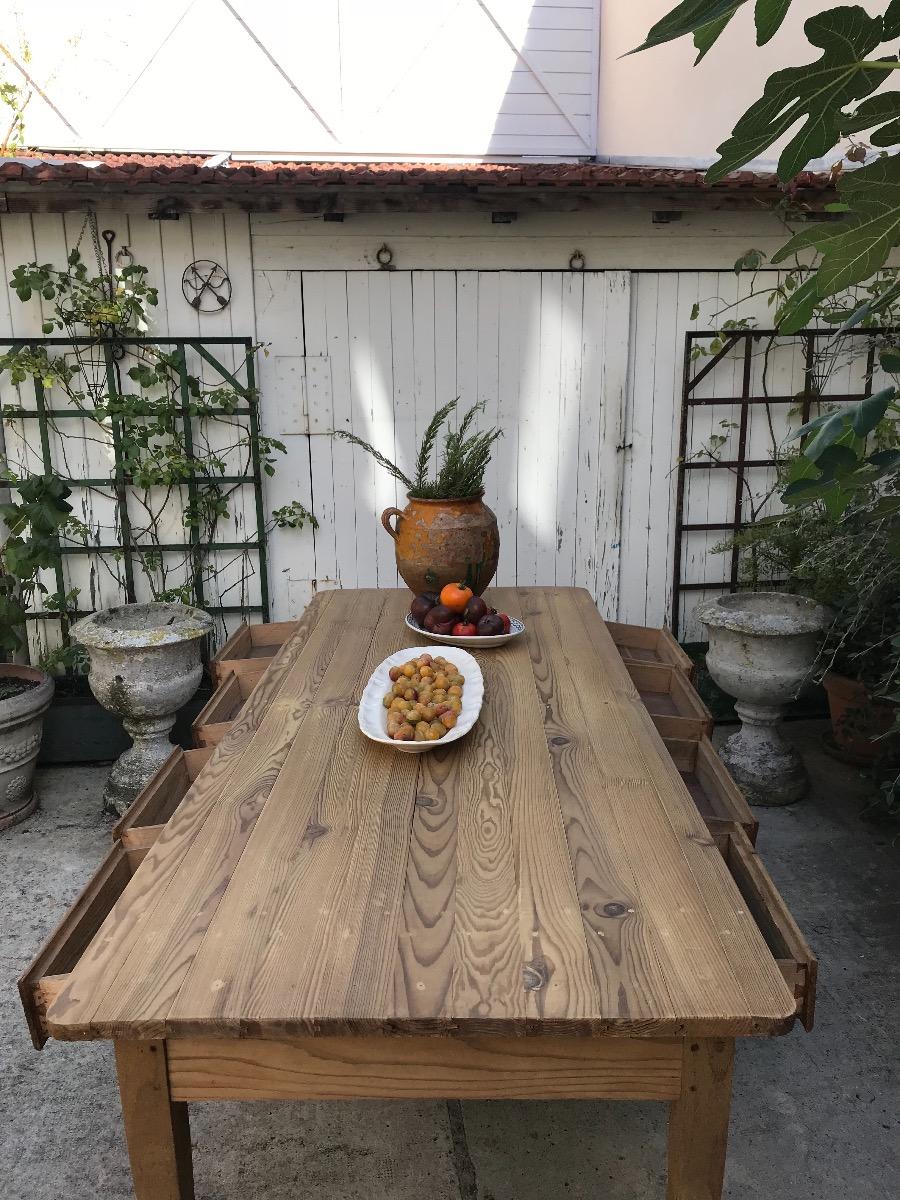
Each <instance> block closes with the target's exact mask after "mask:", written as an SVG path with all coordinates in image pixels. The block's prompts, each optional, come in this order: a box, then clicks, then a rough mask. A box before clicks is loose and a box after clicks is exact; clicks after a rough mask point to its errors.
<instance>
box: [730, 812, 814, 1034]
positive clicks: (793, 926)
mask: <svg viewBox="0 0 900 1200" xmlns="http://www.w3.org/2000/svg"><path fill="white" fill-rule="evenodd" d="M711 824H712V826H713V828H712V829H711V831H710V832H711V833H712V836H713V838H714V839H715V842H716V845H717V846H718V847H719V850H720V851H721V853H722V856H723V858H724V859H725V862H726V863H727V864H728V870H729V871H730V872H731V875H732V878H733V879H734V881H735V883H736V884H737V887H738V891H739V892H740V893H741V895H742V896H743V898H744V901H745V903H746V905H747V908H748V910H749V912H750V914H751V916H752V917H753V919H754V921H755V922H756V924H757V925H758V927H759V930H760V932H761V933H762V935H763V938H764V939H765V942H766V945H767V946H768V947H769V949H770V950H771V951H772V954H773V956H774V958H775V961H776V962H777V963H778V966H779V968H780V969H781V973H782V974H783V975H784V978H785V980H786V981H787V985H788V987H790V988H791V989H792V990H793V993H794V996H795V998H796V1000H797V1016H798V1017H799V1018H800V1021H801V1022H802V1024H803V1027H804V1029H806V1030H807V1031H808V1030H811V1029H812V1027H813V1021H814V1018H815V1008H816V977H817V974H818V969H819V962H818V959H817V958H816V956H815V954H814V953H813V952H812V950H811V949H810V946H809V943H808V942H807V940H806V938H805V937H804V936H803V934H802V932H801V931H800V927H799V926H798V925H797V922H796V921H795V920H794V918H793V917H792V916H791V912H790V909H789V908H788V906H787V905H786V904H785V902H784V899H783V897H782V895H781V893H780V892H779V891H778V888H777V887H776V886H775V884H774V883H773V882H772V877H771V875H770V874H769V872H768V871H767V870H766V868H765V867H764V866H763V863H762V859H761V858H760V857H759V855H758V854H757V852H756V850H755V849H754V848H753V846H752V844H751V842H750V839H749V838H748V837H747V835H746V833H744V831H743V829H742V828H741V827H740V826H739V825H735V824H734V822H731V821H713V822H711Z"/></svg>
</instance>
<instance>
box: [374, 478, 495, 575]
mask: <svg viewBox="0 0 900 1200" xmlns="http://www.w3.org/2000/svg"><path fill="white" fill-rule="evenodd" d="M408 500H409V503H408V504H407V506H406V508H404V509H403V510H402V511H401V510H400V509H399V508H386V509H385V510H384V512H383V513H382V514H381V523H382V525H383V526H384V527H385V529H386V530H387V531H388V533H389V534H390V535H391V537H392V538H393V539H394V543H395V550H396V554H397V570H398V571H399V572H400V575H401V576H402V578H403V581H404V582H405V583H406V585H407V587H408V588H410V590H411V591H413V592H415V593H416V595H418V594H419V593H420V592H437V591H440V589H441V588H442V587H443V586H444V584H445V583H465V584H467V585H468V586H469V587H470V588H471V589H472V591H473V592H475V594H476V595H480V594H481V593H482V592H483V591H484V589H485V588H486V587H487V585H488V584H489V583H490V582H491V580H492V579H493V578H494V573H495V572H496V570H497V558H498V555H499V553H500V532H499V530H498V529H497V518H496V517H495V516H494V514H493V513H492V512H491V510H490V509H489V508H488V506H487V505H486V504H485V503H484V501H483V500H482V498H481V493H479V494H478V495H477V496H470V497H468V498H467V499H465V500H419V499H417V498H416V497H414V496H409V497H408ZM394 516H396V518H397V521H396V524H395V525H392V524H391V518H392V517H394Z"/></svg>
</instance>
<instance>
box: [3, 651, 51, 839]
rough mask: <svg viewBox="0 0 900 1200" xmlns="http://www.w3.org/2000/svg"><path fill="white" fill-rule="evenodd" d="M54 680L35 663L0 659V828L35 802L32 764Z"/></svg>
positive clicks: (30, 809)
mask: <svg viewBox="0 0 900 1200" xmlns="http://www.w3.org/2000/svg"><path fill="white" fill-rule="evenodd" d="M52 699H53V680H52V679H51V677H50V676H49V675H48V674H47V672H46V671H41V670H39V669H38V668H37V667H20V666H17V665H15V664H13V663H0V830H2V829H8V828H9V827H10V826H11V825H16V824H17V823H18V822H19V821H23V820H24V819H25V818H26V817H27V816H29V815H30V814H31V813H33V812H34V810H35V809H36V808H37V806H38V797H37V793H36V792H35V790H34V767H35V763H36V762H37V756H38V753H39V751H40V748H41V730H42V727H43V722H44V713H45V712H46V711H47V709H48V708H49V707H50V701H51V700H52Z"/></svg>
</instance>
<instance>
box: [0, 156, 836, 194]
mask: <svg viewBox="0 0 900 1200" xmlns="http://www.w3.org/2000/svg"><path fill="white" fill-rule="evenodd" d="M210 159H211V156H207V155H200V154H124V153H105V152H104V153H96V154H94V153H90V152H88V151H84V152H78V153H76V152H70V151H53V152H51V151H30V152H23V153H22V154H20V155H19V156H17V157H15V158H7V159H0V185H2V183H3V181H4V180H10V181H11V180H17V181H18V180H22V181H25V182H27V183H34V184H38V183H67V182H73V181H84V180H88V181H90V182H92V183H96V184H97V185H98V186H101V185H106V184H110V185H116V184H119V185H121V184H125V183H127V184H128V186H135V185H138V184H142V183H146V184H151V185H155V186H157V185H158V186H161V187H165V186H167V185H168V184H174V183H178V184H185V183H187V184H191V185H195V184H196V185H197V186H207V185H208V184H219V185H221V184H234V185H237V186H241V187H246V186H253V187H260V188H272V187H279V188H281V187H291V186H299V185H302V186H304V187H309V186H319V187H334V186H351V185H356V186H367V187H371V186H380V187H387V186H390V187H403V186H418V187H422V186H426V185H427V186H432V187H448V186H453V187H461V186H462V187H492V188H498V187H536V188H542V187H543V188H560V187H575V188H579V189H582V188H637V189H655V188H667V189H669V190H672V189H679V190H693V189H703V190H706V189H710V188H713V189H715V190H719V191H721V190H727V191H734V190H735V189H739V190H742V191H743V190H748V191H749V190H752V191H763V192H770V193H776V192H780V191H781V190H782V189H783V185H782V184H781V183H780V182H779V180H778V179H777V178H776V176H775V175H774V174H773V173H771V172H765V171H736V172H734V173H733V174H732V175H729V176H727V177H726V178H725V179H723V180H722V181H721V182H720V183H716V184H712V185H710V184H707V183H706V181H705V179H704V175H703V171H701V170H693V169H684V168H677V167H649V166H647V167H643V166H623V165H620V164H614V163H583V162H579V163H530V162H529V163H483V162H452V163H443V162H313V161H308V160H287V159H282V160H278V161H263V160H256V161H247V160H244V161H238V162H233V161H230V160H229V161H226V162H225V163H222V164H219V165H217V166H215V167H208V166H206V164H207V163H208V162H209V161H210ZM831 182H832V181H831V177H830V176H829V175H828V174H827V173H813V172H809V171H806V172H802V173H801V174H800V175H799V176H797V178H796V179H795V180H794V181H792V183H791V185H790V188H791V190H796V189H798V188H813V189H816V190H822V189H825V188H827V187H829V186H830V185H831Z"/></svg>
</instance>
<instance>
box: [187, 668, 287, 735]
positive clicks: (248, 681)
mask: <svg viewBox="0 0 900 1200" xmlns="http://www.w3.org/2000/svg"><path fill="white" fill-rule="evenodd" d="M250 661H251V662H252V663H253V666H254V669H253V670H248V671H247V672H246V673H245V674H235V673H232V674H231V675H228V676H227V677H226V679H225V680H224V682H223V683H222V685H221V687H218V688H217V689H216V690H215V691H214V692H213V694H212V696H210V698H209V700H207V702H206V704H205V705H204V706H203V708H202V709H201V710H200V712H199V713H198V714H197V716H196V718H195V719H194V722H193V724H192V725H191V735H192V737H193V741H194V745H195V746H198V747H208V746H217V745H218V744H219V742H220V741H221V740H222V738H223V737H224V736H225V734H226V733H227V732H228V730H229V729H230V728H231V726H232V724H233V723H234V721H236V720H237V718H238V716H239V715H240V712H241V709H242V708H243V707H244V704H245V702H246V701H247V700H248V699H249V697H250V694H251V692H252V691H253V689H254V688H255V687H256V685H257V684H258V683H259V681H260V679H262V677H263V675H264V674H265V672H266V667H267V665H268V660H263V661H262V663H261V662H260V660H259V659H252V660H250Z"/></svg>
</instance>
